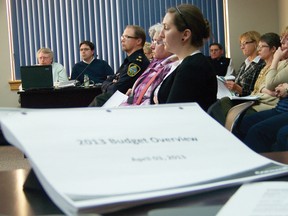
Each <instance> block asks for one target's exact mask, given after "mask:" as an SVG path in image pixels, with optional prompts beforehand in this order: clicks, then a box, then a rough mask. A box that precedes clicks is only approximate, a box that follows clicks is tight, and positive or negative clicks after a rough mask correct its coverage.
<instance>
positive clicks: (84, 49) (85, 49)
mask: <svg viewBox="0 0 288 216" xmlns="http://www.w3.org/2000/svg"><path fill="white" fill-rule="evenodd" d="M89 50H91V49H89V48H81V49H80V51H81V52H82V51H89Z"/></svg>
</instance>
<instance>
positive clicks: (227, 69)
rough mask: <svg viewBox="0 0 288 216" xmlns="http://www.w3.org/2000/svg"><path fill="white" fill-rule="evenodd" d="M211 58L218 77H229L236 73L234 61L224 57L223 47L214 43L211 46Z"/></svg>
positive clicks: (209, 58)
mask: <svg viewBox="0 0 288 216" xmlns="http://www.w3.org/2000/svg"><path fill="white" fill-rule="evenodd" d="M209 51H210V56H209V57H208V60H209V61H210V62H211V64H212V66H213V68H214V70H215V72H216V75H218V76H228V75H232V74H233V73H234V69H233V67H232V59H230V58H226V57H224V56H223V47H222V45H221V44H219V43H212V44H210V46H209Z"/></svg>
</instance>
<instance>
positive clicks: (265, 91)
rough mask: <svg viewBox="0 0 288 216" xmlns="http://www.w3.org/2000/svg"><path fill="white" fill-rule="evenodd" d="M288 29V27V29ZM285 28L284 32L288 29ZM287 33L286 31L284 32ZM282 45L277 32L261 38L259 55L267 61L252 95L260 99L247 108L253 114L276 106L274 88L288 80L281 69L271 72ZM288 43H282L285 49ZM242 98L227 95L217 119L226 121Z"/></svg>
mask: <svg viewBox="0 0 288 216" xmlns="http://www.w3.org/2000/svg"><path fill="white" fill-rule="evenodd" d="M287 30H288V29H287ZM287 30H286V29H285V31H284V32H286V31H287ZM283 34H286V33H283ZM280 46H281V42H280V37H279V35H277V34H275V33H266V34H264V35H262V36H261V38H260V40H259V45H258V50H259V56H260V58H261V59H263V60H264V61H265V63H266V66H265V67H264V68H263V69H262V70H261V71H260V74H259V76H258V78H257V80H256V82H255V85H254V90H253V92H252V93H251V95H252V96H258V97H259V100H258V101H257V103H256V105H254V106H253V107H252V108H250V109H248V110H247V114H252V113H255V112H259V111H262V110H267V109H271V108H274V107H275V106H276V104H277V102H278V98H277V97H275V92H274V89H275V87H276V86H277V85H279V84H280V83H283V82H288V73H285V72H284V71H281V72H279V73H272V72H271V65H272V60H273V56H274V53H275V52H276V50H277V49H278V48H279V47H280ZM285 46H286V45H283V44H282V47H283V49H286V48H285ZM242 102H243V101H242V100H230V98H228V97H225V98H222V99H221V100H220V104H221V108H222V109H221V112H222V113H221V115H220V114H219V116H220V117H221V119H220V118H219V119H220V120H219V119H217V120H218V121H219V122H220V123H221V124H222V125H224V123H225V119H226V115H227V113H228V111H229V110H230V109H231V108H232V107H233V106H235V105H237V104H239V103H242Z"/></svg>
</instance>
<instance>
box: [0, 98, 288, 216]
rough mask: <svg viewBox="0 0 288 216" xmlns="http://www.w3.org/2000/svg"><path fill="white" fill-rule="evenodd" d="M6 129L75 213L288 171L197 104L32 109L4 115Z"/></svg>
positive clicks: (51, 191)
mask: <svg viewBox="0 0 288 216" xmlns="http://www.w3.org/2000/svg"><path fill="white" fill-rule="evenodd" d="M71 116H73V118H71ZM55 119H61V121H55ZM83 120H84V121H83ZM208 128H209V129H208ZM2 129H3V132H4V135H5V137H6V139H7V140H8V141H9V142H10V143H11V144H13V145H15V146H16V147H18V148H20V149H21V150H22V151H23V152H24V153H25V155H26V156H27V158H28V159H29V161H30V163H31V166H32V168H33V170H34V172H35V174H36V176H37V178H38V179H39V181H40V183H41V184H42V186H43V187H44V189H45V191H46V192H47V194H48V195H49V196H50V198H51V199H52V200H53V202H54V203H55V204H56V205H57V206H59V208H60V209H62V210H63V211H64V212H65V213H66V214H71V215H73V214H77V213H79V212H80V213H81V212H84V211H85V212H90V211H91V212H97V213H103V212H109V211H116V210H118V209H122V208H128V207H131V206H135V205H139V204H143V203H151V202H157V201H162V200H167V199H172V198H177V197H182V196H187V195H190V194H194V193H200V192H201V191H207V190H212V189H217V188H221V187H228V186H233V185H238V184H241V183H243V182H249V181H253V180H260V179H267V178H272V177H274V176H279V175H284V174H287V173H288V168H287V166H285V165H282V164H279V163H276V162H272V161H271V160H269V159H267V158H264V157H262V156H260V155H258V154H256V153H254V152H253V151H251V150H250V149H249V148H248V147H246V146H245V145H244V144H243V143H241V142H240V141H239V140H238V139H237V138H236V137H234V136H233V135H232V134H231V133H230V132H229V131H227V130H226V129H225V128H223V127H222V126H220V125H219V124H218V123H217V122H216V121H215V120H213V119H212V118H211V117H210V116H209V115H207V114H206V113H205V112H204V111H203V110H202V109H201V108H200V107H199V106H198V105H197V104H196V103H187V104H171V105H158V106H156V105H155V106H145V107H124V108H123V107H121V108H109V109H105V108H85V109H83V108H78V109H55V110H53V109H50V110H40V111H37V112H29V111H27V112H22V113H15V114H13V115H10V116H9V118H6V117H3V118H2ZM207 133H208V134H207ZM243 158H245V160H243Z"/></svg>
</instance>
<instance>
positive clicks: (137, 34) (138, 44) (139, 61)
mask: <svg viewBox="0 0 288 216" xmlns="http://www.w3.org/2000/svg"><path fill="white" fill-rule="evenodd" d="M145 41H146V34H145V31H144V29H143V28H141V27H140V26H137V25H128V26H126V28H125V30H124V32H123V35H122V36H121V44H122V50H123V51H125V52H126V53H127V57H126V58H125V59H124V62H123V64H122V65H121V66H120V68H119V69H118V71H117V72H116V74H115V75H112V76H109V77H108V78H107V80H106V81H104V82H103V85H102V92H103V93H102V94H100V95H98V96H96V97H95V99H94V100H93V101H92V102H91V104H90V105H89V106H102V105H103V104H104V103H105V102H106V101H107V100H108V99H109V98H110V97H111V96H112V95H113V94H114V93H115V92H116V91H117V90H118V91H120V92H122V93H123V94H125V93H126V92H127V90H128V89H129V88H131V87H132V86H133V84H134V82H135V81H136V80H137V78H138V77H139V76H140V75H141V74H142V73H143V72H144V71H145V70H146V68H147V67H148V65H149V63H150V61H149V60H148V58H147V57H146V56H145V54H144V51H143V47H144V44H145Z"/></svg>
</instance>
